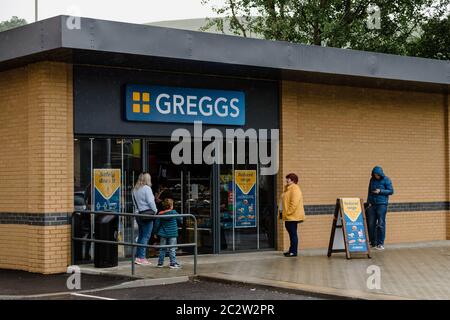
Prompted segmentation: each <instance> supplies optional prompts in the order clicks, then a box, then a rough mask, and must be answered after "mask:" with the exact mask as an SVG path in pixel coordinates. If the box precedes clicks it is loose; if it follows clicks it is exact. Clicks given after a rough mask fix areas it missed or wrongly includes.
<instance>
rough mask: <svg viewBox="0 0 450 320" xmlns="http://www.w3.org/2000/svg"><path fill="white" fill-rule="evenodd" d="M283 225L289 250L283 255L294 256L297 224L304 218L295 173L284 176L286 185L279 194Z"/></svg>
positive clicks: (301, 196) (296, 242) (295, 254)
mask: <svg viewBox="0 0 450 320" xmlns="http://www.w3.org/2000/svg"><path fill="white" fill-rule="evenodd" d="M278 210H279V211H280V213H279V214H280V215H281V218H282V220H283V221H284V226H285V228H286V230H287V232H288V234H289V240H290V246H289V251H288V252H285V253H284V256H285V257H296V256H297V254H298V234H297V226H298V224H299V223H301V222H303V221H304V220H305V209H304V207H303V195H302V191H301V190H300V187H299V186H298V177H297V175H296V174H295V173H289V174H288V175H287V176H286V186H285V187H284V192H283V194H282V195H281V199H280V206H279V208H278Z"/></svg>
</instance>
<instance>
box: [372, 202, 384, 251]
mask: <svg viewBox="0 0 450 320" xmlns="http://www.w3.org/2000/svg"><path fill="white" fill-rule="evenodd" d="M386 213H387V205H386V204H377V205H371V206H370V207H369V208H368V209H367V228H368V229H369V241H370V244H371V245H372V246H379V245H381V246H382V245H384V239H385V238H386Z"/></svg>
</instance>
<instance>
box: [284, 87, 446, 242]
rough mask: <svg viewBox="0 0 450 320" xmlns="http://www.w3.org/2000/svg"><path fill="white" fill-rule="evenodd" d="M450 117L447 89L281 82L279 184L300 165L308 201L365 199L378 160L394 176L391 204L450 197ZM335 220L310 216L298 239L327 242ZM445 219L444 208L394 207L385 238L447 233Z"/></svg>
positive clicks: (437, 236)
mask: <svg viewBox="0 0 450 320" xmlns="http://www.w3.org/2000/svg"><path fill="white" fill-rule="evenodd" d="M447 121H448V113H447V107H446V102H445V99H444V96H443V95H442V94H434V93H420V92H406V91H395V90H382V89H372V88H356V87H346V86H333V85H320V84H310V83H300V82H289V81H286V82H283V84H282V110H281V133H280V135H281V168H280V175H279V180H278V191H279V193H280V192H281V188H282V184H283V177H284V176H285V175H286V174H287V173H289V172H295V173H297V174H298V175H299V177H300V186H301V188H302V191H303V194H304V198H305V199H304V200H305V205H320V204H328V205H330V204H331V205H332V204H334V203H335V200H336V198H337V197H346V196H347V197H349V196H351V197H361V198H363V199H366V198H367V185H368V181H369V179H370V171H371V169H372V167H373V166H375V165H381V166H382V167H383V168H384V170H385V172H386V174H387V175H388V176H389V177H390V178H391V179H392V180H393V183H394V188H395V195H394V196H392V197H391V202H392V203H404V202H437V201H441V202H442V201H449V196H448V194H449V188H448V181H449V179H448V140H447V137H448V132H447V130H448V125H447ZM446 216H447V218H446ZM331 219H332V218H331V215H318V216H311V215H309V216H307V221H306V222H305V223H304V225H302V226H301V228H300V230H301V231H300V233H301V239H302V245H301V246H302V247H303V248H311V247H316V248H317V247H326V246H327V245H328V241H329V235H330V227H331ZM446 219H447V222H446ZM446 225H448V212H447V211H432V212H428V211H417V212H392V213H390V214H389V216H388V230H387V239H386V241H387V243H393V242H409V241H424V240H443V239H446V237H448V233H449V231H448V227H446ZM279 231H280V234H279V244H280V245H279V247H280V249H285V248H286V246H287V245H288V244H289V241H288V237H287V234H286V232H285V231H284V230H283V228H282V226H281V225H280V226H279ZM446 233H447V236H446Z"/></svg>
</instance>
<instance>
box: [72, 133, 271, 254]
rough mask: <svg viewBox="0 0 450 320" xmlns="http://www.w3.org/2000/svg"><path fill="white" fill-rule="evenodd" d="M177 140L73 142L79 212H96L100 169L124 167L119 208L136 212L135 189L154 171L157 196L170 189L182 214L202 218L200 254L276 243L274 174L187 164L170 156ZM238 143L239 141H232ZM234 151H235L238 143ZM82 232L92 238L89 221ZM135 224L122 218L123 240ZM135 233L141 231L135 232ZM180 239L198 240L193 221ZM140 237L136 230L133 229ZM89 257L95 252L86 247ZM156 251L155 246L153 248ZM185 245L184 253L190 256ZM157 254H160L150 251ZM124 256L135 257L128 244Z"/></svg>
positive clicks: (247, 165)
mask: <svg viewBox="0 0 450 320" xmlns="http://www.w3.org/2000/svg"><path fill="white" fill-rule="evenodd" d="M174 145H175V142H171V141H170V140H168V139H167V138H166V139H162V138H148V139H126V138H93V137H77V138H76V139H75V142H74V147H75V150H74V152H75V153H74V154H75V161H74V162H75V163H74V173H75V181H74V184H75V202H76V203H75V204H76V207H77V210H80V211H82V210H86V209H87V210H95V206H93V203H92V201H91V199H92V195H93V188H92V183H93V172H94V170H96V169H115V170H120V173H121V184H120V186H121V187H120V199H121V200H120V204H119V206H118V207H117V208H116V209H117V210H118V211H120V212H133V201H132V197H131V193H132V189H133V186H134V184H135V183H136V180H137V178H138V176H139V174H140V173H141V172H149V173H150V174H151V177H152V189H153V192H154V194H155V195H158V192H160V191H161V190H163V189H167V190H169V191H170V194H171V197H172V198H173V200H174V203H175V209H176V210H177V211H178V212H179V213H190V214H193V215H195V216H196V218H197V221H198V244H199V248H198V249H199V253H203V254H205V253H225V252H235V251H255V250H260V249H272V248H274V247H275V238H276V237H275V229H276V228H275V226H276V218H277V217H276V211H275V208H276V205H275V181H276V180H275V176H263V175H261V174H260V165H259V164H250V163H248V161H247V160H246V161H245V163H243V164H238V163H237V161H236V164H226V163H225V162H222V164H213V165H208V164H205V163H203V164H183V165H175V164H174V163H173V162H172V159H171V152H172V148H173V147H174ZM233 145H234V143H233ZM231 149H233V150H234V149H235V146H233V147H232V148H231ZM239 173H240V174H241V175H242V176H243V177H244V178H245V177H246V176H251V177H252V180H251V182H252V183H251V184H250V185H249V184H248V183H247V190H246V187H245V185H246V182H245V181H244V182H243V181H238V180H239V179H238V178H237V175H238V174H239ZM86 225H87V228H86V232H85V234H84V235H83V236H86V237H89V236H92V230H93V229H92V225H91V229H89V228H88V227H89V223H87V224H86ZM133 228H136V225H133V223H132V220H131V219H129V218H125V217H123V218H121V219H120V224H119V234H120V238H121V239H123V240H125V241H131V240H132V234H133V233H132V230H133ZM135 231H136V230H135ZM179 231H180V232H179V239H178V240H179V242H180V243H187V242H193V240H194V239H193V237H194V228H193V225H192V221H191V219H187V218H186V219H185V221H184V223H183V224H182V225H181V226H180V229H179ZM134 234H135V235H136V232H135V233H134ZM84 251H85V254H84V257H86V258H85V260H89V259H90V257H89V256H90V255H91V253H92V252H90V251H92V250H89V248H85V250H84ZM150 251H151V250H150ZM191 253H192V250H190V249H189V248H183V249H181V248H180V252H179V254H191ZM150 254H152V255H155V254H156V252H150ZM119 256H120V257H130V256H131V249H130V248H129V247H123V248H122V247H121V248H119Z"/></svg>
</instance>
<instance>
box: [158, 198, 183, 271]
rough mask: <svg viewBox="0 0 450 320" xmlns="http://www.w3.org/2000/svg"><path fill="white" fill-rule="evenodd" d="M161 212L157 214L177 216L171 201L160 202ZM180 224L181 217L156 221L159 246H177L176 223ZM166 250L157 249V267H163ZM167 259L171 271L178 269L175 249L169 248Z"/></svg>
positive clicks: (179, 266)
mask: <svg viewBox="0 0 450 320" xmlns="http://www.w3.org/2000/svg"><path fill="white" fill-rule="evenodd" d="M162 208H163V210H162V211H160V212H158V215H174V214H178V212H176V211H175V210H173V200H172V199H169V198H167V199H164V201H163V202H162ZM177 222H179V223H181V217H179V218H160V219H156V223H155V230H156V234H157V235H158V236H159V237H160V239H161V240H160V245H175V244H177V237H178V223H177ZM166 252H167V248H160V249H159V261H158V267H159V268H162V267H163V266H164V258H165V257H166ZM169 259H170V265H169V268H171V269H180V268H181V265H180V264H179V263H178V262H177V257H176V248H175V247H173V248H169Z"/></svg>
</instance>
